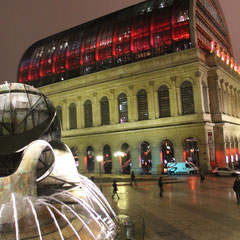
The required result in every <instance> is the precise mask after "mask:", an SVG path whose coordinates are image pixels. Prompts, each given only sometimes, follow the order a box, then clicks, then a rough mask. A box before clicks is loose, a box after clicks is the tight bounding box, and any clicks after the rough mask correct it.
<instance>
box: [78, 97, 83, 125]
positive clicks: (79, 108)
mask: <svg viewBox="0 0 240 240" xmlns="http://www.w3.org/2000/svg"><path fill="white" fill-rule="evenodd" d="M81 103H82V101H81V97H80V96H78V97H77V128H78V129H79V128H82V106H81Z"/></svg>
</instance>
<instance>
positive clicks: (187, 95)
mask: <svg viewBox="0 0 240 240" xmlns="http://www.w3.org/2000/svg"><path fill="white" fill-rule="evenodd" d="M180 90H181V101H182V115H187V114H194V113H195V108H194V98H193V87H192V83H191V82H189V81H185V82H183V83H182V85H181V86H180Z"/></svg>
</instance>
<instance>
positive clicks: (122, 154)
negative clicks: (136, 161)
mask: <svg viewBox="0 0 240 240" xmlns="http://www.w3.org/2000/svg"><path fill="white" fill-rule="evenodd" d="M120 156H121V157H124V152H120V151H118V152H115V153H114V157H115V158H116V159H117V160H119V157H120ZM121 160H122V159H121ZM119 165H120V169H121V170H122V162H121V164H119Z"/></svg>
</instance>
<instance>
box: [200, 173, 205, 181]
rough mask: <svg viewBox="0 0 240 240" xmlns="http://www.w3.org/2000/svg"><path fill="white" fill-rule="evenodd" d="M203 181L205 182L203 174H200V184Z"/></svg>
mask: <svg viewBox="0 0 240 240" xmlns="http://www.w3.org/2000/svg"><path fill="white" fill-rule="evenodd" d="M204 180H205V177H204V174H203V173H201V174H200V182H201V183H204Z"/></svg>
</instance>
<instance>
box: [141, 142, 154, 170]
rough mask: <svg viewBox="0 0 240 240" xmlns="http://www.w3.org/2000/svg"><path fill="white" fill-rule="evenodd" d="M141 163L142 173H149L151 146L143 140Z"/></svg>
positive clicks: (150, 167)
mask: <svg viewBox="0 0 240 240" xmlns="http://www.w3.org/2000/svg"><path fill="white" fill-rule="evenodd" d="M141 165H142V170H143V173H144V174H148V173H151V169H152V153H151V146H150V144H149V143H148V142H146V141H144V142H142V144H141Z"/></svg>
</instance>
